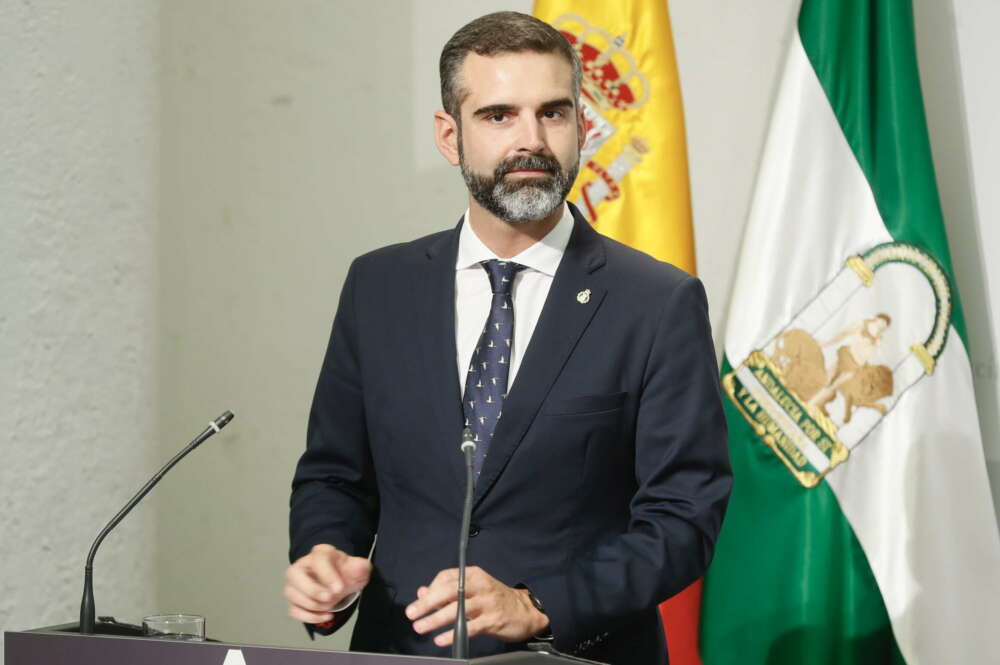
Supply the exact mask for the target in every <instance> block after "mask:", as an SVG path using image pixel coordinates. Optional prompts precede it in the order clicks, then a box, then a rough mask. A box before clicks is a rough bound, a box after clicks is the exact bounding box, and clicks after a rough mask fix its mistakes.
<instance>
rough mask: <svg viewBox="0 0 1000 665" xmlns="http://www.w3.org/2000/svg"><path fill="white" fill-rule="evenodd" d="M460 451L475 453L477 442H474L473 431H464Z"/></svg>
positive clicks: (466, 429) (467, 429) (468, 429)
mask: <svg viewBox="0 0 1000 665" xmlns="http://www.w3.org/2000/svg"><path fill="white" fill-rule="evenodd" d="M459 449H460V450H461V451H462V452H465V451H466V450H471V451H473V452H475V450H476V442H475V441H474V440H473V436H472V430H471V429H470V428H468V427H466V428H465V429H464V430H462V445H461V446H460V448H459Z"/></svg>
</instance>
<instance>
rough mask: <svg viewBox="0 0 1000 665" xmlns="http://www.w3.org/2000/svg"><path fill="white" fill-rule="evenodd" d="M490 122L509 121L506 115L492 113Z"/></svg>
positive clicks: (489, 118)
mask: <svg viewBox="0 0 1000 665" xmlns="http://www.w3.org/2000/svg"><path fill="white" fill-rule="evenodd" d="M487 119H488V120H489V121H490V122H503V121H504V120H506V119H507V114H506V113H491V114H490V115H489V117H488V118H487Z"/></svg>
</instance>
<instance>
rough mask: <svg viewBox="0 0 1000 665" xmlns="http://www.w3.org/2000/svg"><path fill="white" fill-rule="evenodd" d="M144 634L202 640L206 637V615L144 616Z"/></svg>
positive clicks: (158, 637)
mask: <svg viewBox="0 0 1000 665" xmlns="http://www.w3.org/2000/svg"><path fill="white" fill-rule="evenodd" d="M142 634H143V635H145V636H146V637H153V638H157V639H165V640H187V641H189V642H201V641H203V640H204V639H205V617H203V616H199V615H197V614H157V615H155V616H149V617H143V618H142Z"/></svg>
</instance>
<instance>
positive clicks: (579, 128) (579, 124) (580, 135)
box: [576, 101, 587, 150]
mask: <svg viewBox="0 0 1000 665" xmlns="http://www.w3.org/2000/svg"><path fill="white" fill-rule="evenodd" d="M586 142H587V125H586V124H585V123H584V120H583V102H581V101H577V103H576V148H577V150H583V144H584V143H586Z"/></svg>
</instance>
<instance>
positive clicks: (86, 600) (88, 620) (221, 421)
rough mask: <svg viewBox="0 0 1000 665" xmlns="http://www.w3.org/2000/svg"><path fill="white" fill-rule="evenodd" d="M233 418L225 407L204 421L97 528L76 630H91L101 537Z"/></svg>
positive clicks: (88, 632) (102, 538) (86, 569)
mask: <svg viewBox="0 0 1000 665" xmlns="http://www.w3.org/2000/svg"><path fill="white" fill-rule="evenodd" d="M232 419H233V412H232V411H226V412H225V413H223V414H222V415H221V416H219V417H218V418H216V419H215V420H213V421H212V422H210V423H208V427H206V428H205V431H204V432H202V433H201V434H199V435H198V436H197V437H195V439H194V441H192V442H191V443H189V444H187V446H185V447H184V449H183V450H182V451H180V452H179V453H177V454H176V455H174V456H173V458H171V460H170V461H169V462H167V463H166V464H164V465H163V468H162V469H160V470H159V471H157V472H156V475H155V476H153V477H152V478H150V479H149V481H148V482H147V483H146V484H145V485H143V486H142V489H140V490H139V491H138V492H136V495H135V496H134V497H132V498H131V500H129V502H128V503H126V504H125V507H124V508H122V509H121V510H119V511H118V514H117V515H115V516H114V517H112V518H111V521H110V522H108V523H107V524H106V525H105V527H104V528H103V529H101V532H100V533H99V534H97V538H96V539H94V544H93V545H91V546H90V553H89V554H87V564H86V566H84V569H83V600H82V601H80V633H81V634H83V635H90V634H93V632H94V614H95V609H94V556H95V555H96V554H97V548H98V547H100V546H101V542H102V541H103V540H104V537H105V536H107V535H108V533H110V532H111V530H112V529H114V528H115V527H116V526H118V523H119V522H121V521H122V519H124V517H125V516H126V515H128V514H129V511H131V510H132V509H133V508H135V505H136V504H137V503H139V502H140V501H142V498H143V497H144V496H146V495H147V494H149V490H151V489H153V487H154V486H155V485H156V483H158V482H160V478H162V477H163V476H164V475H165V474H166V473H167V471H170V469H172V468H173V467H174V465H175V464H177V463H178V462H180V461H181V459H182V458H183V457H184V456H185V455H187V454H188V453H189V452H191V451H192V450H194V449H195V448H197V447H198V446H200V445H201V444H202V443H203V442H204V441H205V439H207V438H209V437H210V436H212V435H214V434H218V432H219V431H220V430H221V429H222V428H223V427H225V426H226V425H228V424H229V421H230V420H232Z"/></svg>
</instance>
